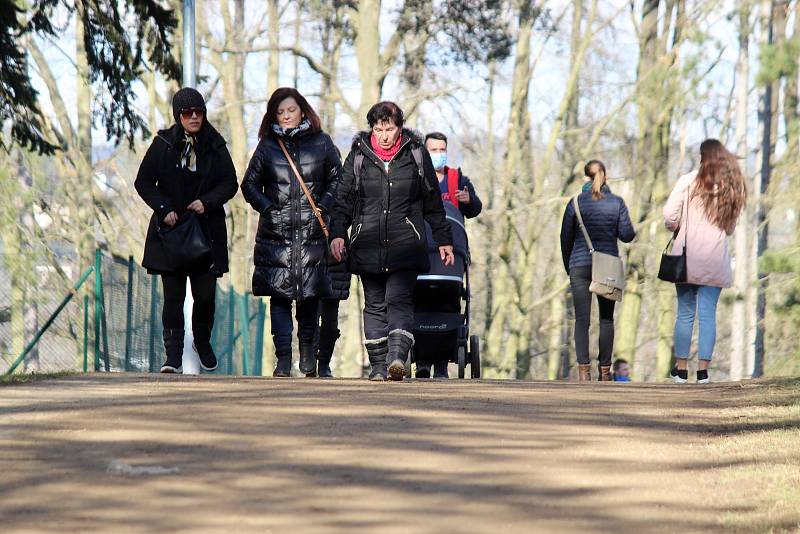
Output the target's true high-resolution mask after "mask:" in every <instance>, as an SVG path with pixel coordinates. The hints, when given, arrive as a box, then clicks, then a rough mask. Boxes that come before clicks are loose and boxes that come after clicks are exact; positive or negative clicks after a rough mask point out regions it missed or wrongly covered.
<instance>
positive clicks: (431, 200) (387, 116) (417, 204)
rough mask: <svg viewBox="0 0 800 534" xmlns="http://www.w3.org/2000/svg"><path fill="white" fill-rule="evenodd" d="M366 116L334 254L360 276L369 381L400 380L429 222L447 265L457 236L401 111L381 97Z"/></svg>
mask: <svg viewBox="0 0 800 534" xmlns="http://www.w3.org/2000/svg"><path fill="white" fill-rule="evenodd" d="M367 121H368V122H369V127H370V131H366V132H361V133H359V134H357V135H356V137H355V138H354V139H353V145H352V149H351V150H350V154H349V155H348V156H347V159H346V160H345V163H344V167H343V169H344V170H343V176H342V183H341V185H340V187H339V192H338V195H337V200H336V208H335V213H334V218H333V223H332V228H331V253H332V254H333V256H334V258H335V259H337V260H340V259H342V258H344V257H345V256H347V261H348V266H349V269H350V272H352V273H354V274H358V275H359V276H360V278H361V284H362V286H363V288H364V300H365V304H364V335H365V337H366V341H365V345H366V348H367V352H368V354H369V362H370V367H371V372H370V380H386V378H387V374H388V378H390V379H391V380H402V379H403V377H404V375H405V371H406V369H405V364H406V359H407V357H408V352H409V350H410V349H411V347H412V346H413V344H414V335H413V334H412V333H411V331H412V328H413V319H414V306H413V302H412V296H413V291H414V284H415V283H416V279H417V275H418V274H419V273H424V272H427V271H428V270H429V269H430V263H429V260H428V245H427V238H426V235H425V222H426V221H427V222H428V224H430V226H431V229H432V231H433V238H434V240H435V241H436V243H437V244H438V246H439V253H440V256H441V259H442V261H443V262H444V263H445V265H451V264H452V263H453V261H454V256H453V246H452V236H451V233H450V226H449V224H448V223H447V221H446V220H445V214H444V207H443V206H442V197H441V194H440V193H439V183H438V180H437V179H436V172H435V171H434V169H433V163H431V157H430V155H429V154H428V151H427V150H425V147H424V145H423V142H422V139H421V138H420V136H418V135H417V134H415V133H413V132H412V131H411V130H408V129H405V128H403V122H404V121H403V111H402V110H401V109H400V108H399V107H398V106H397V104H395V103H393V102H379V103H377V104H375V105H374V106H372V108H371V109H370V110H369V112H368V113H367ZM348 230H350V233H349V236H348ZM346 240H349V243H348V242H347V241H346Z"/></svg>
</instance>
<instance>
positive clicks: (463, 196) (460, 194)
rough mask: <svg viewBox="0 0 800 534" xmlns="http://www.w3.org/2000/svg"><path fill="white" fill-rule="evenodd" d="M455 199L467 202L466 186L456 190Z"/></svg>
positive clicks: (462, 202) (461, 202)
mask: <svg viewBox="0 0 800 534" xmlns="http://www.w3.org/2000/svg"><path fill="white" fill-rule="evenodd" d="M456 200H458V202H459V203H460V204H469V190H468V189H467V187H466V186H464V189H459V190H458V191H456Z"/></svg>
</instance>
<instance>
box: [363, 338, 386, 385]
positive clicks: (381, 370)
mask: <svg viewBox="0 0 800 534" xmlns="http://www.w3.org/2000/svg"><path fill="white" fill-rule="evenodd" d="M364 346H366V347H367V353H368V354H369V365H370V367H371V369H370V373H369V379H370V380H372V381H373V382H383V381H384V380H386V353H387V352H388V350H389V349H388V343H387V338H385V337H382V338H380V339H368V340H366V341H365V342H364Z"/></svg>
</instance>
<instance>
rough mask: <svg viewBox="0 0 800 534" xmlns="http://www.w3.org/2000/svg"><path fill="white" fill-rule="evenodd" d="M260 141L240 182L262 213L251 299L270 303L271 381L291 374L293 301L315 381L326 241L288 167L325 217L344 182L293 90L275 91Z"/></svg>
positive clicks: (305, 369)
mask: <svg viewBox="0 0 800 534" xmlns="http://www.w3.org/2000/svg"><path fill="white" fill-rule="evenodd" d="M258 137H259V143H258V146H257V147H256V150H255V153H254V154H253V157H252V158H251V159H250V164H249V165H248V167H247V171H246V172H245V175H244V180H243V181H242V193H243V194H244V198H245V200H247V202H248V203H249V204H250V205H251V206H252V207H253V209H255V210H256V211H257V212H258V213H259V215H260V216H259V221H258V232H257V234H256V244H255V252H254V262H255V272H254V273H253V294H254V295H261V296H269V297H270V321H271V323H272V324H271V329H272V338H273V341H274V342H275V354H276V365H275V371H274V372H273V376H280V377H288V376H290V375H291V370H292V302H294V303H295V308H296V309H295V318H296V319H297V324H298V332H297V337H298V340H299V348H300V371H301V372H302V373H303V374H305V375H306V376H309V377H311V376H315V375H316V372H317V371H316V370H317V362H316V355H315V354H314V335H315V333H316V331H317V319H318V317H319V299H320V297H323V296H326V295H328V294H329V293H330V280H329V278H328V270H327V262H326V246H327V240H326V237H325V234H324V232H323V229H322V226H321V225H320V222H319V220H318V218H317V216H316V214H315V213H314V210H313V208H312V205H311V203H310V202H309V200H308V198H307V197H306V194H305V192H304V190H303V187H302V186H301V184H300V181H299V178H298V177H297V176H296V175H295V172H294V169H293V168H292V167H293V166H294V167H296V169H297V171H298V172H299V173H300V175H301V176H300V177H301V178H302V181H303V183H304V184H305V186H306V188H307V189H308V192H309V194H310V195H311V198H312V199H313V200H314V204H315V205H316V206H317V209H318V210H319V211H320V215H321V216H322V217H323V218H324V219H328V218H329V215H328V213H329V211H330V209H331V208H332V206H333V203H334V200H335V195H336V188H337V186H338V183H339V179H340V176H341V169H342V166H341V160H340V159H339V152H338V151H337V149H336V146H335V145H334V144H333V141H332V140H331V138H330V136H329V135H328V134H326V133H324V132H323V131H322V129H321V126H320V120H319V117H318V116H317V114H316V112H315V111H314V109H313V108H312V107H311V105H310V104H309V103H308V101H307V100H306V99H305V98H304V97H303V95H301V94H300V93H299V92H298V91H297V89H293V88H289V87H282V88H280V89H277V90H276V91H275V92H274V93H273V94H272V96H271V97H270V99H269V102H268V103H267V112H266V113H265V114H264V118H263V120H262V121H261V128H260V129H259V132H258Z"/></svg>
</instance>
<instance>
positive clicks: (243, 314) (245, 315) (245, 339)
mask: <svg viewBox="0 0 800 534" xmlns="http://www.w3.org/2000/svg"><path fill="white" fill-rule="evenodd" d="M238 299H239V323H240V326H241V329H242V330H241V336H242V374H243V375H244V376H247V375H248V374H250V309H249V306H248V304H249V302H248V297H247V293H244V294H243V295H239V296H238Z"/></svg>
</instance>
